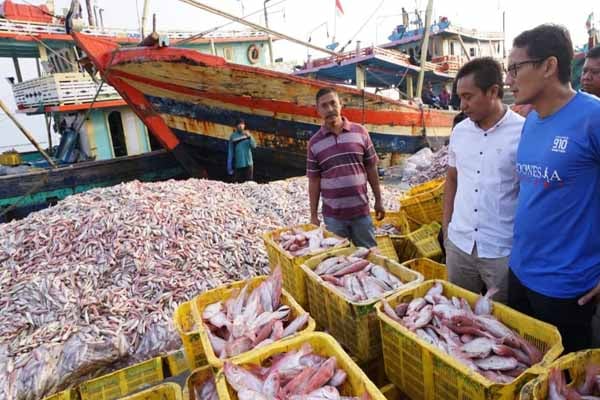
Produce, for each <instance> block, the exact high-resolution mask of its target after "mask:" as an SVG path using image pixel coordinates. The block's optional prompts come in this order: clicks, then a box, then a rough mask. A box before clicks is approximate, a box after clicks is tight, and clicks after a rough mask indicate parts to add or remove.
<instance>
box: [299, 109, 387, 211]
mask: <svg viewBox="0 0 600 400" xmlns="http://www.w3.org/2000/svg"><path fill="white" fill-rule="evenodd" d="M342 120H343V122H344V126H343V129H342V133H340V134H339V135H336V134H335V133H333V132H330V131H329V130H328V129H327V128H325V127H324V126H322V127H321V129H319V130H318V131H317V133H315V134H314V135H313V136H312V137H311V138H310V141H309V142H308V151H307V153H308V154H307V160H306V175H307V176H308V177H309V178H311V177H317V178H319V177H320V178H321V199H322V201H323V216H325V217H331V218H337V219H352V218H357V217H362V216H365V215H369V198H368V196H367V171H366V168H367V167H369V166H371V165H373V164H377V162H378V158H377V153H375V148H374V147H373V143H372V142H371V138H370V137H369V132H367V130H366V129H365V127H364V126H362V125H359V124H355V123H352V122H349V121H348V120H347V119H346V118H344V117H342Z"/></svg>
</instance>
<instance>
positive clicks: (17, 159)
mask: <svg viewBox="0 0 600 400" xmlns="http://www.w3.org/2000/svg"><path fill="white" fill-rule="evenodd" d="M20 164H21V155H20V154H19V153H17V152H16V151H7V152H5V153H2V154H0V165H7V166H9V167H14V166H16V165H20Z"/></svg>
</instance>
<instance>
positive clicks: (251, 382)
mask: <svg viewBox="0 0 600 400" xmlns="http://www.w3.org/2000/svg"><path fill="white" fill-rule="evenodd" d="M223 371H224V374H225V378H226V379H227V382H228V383H229V385H231V387H232V388H233V389H234V390H235V391H236V392H237V395H238V398H239V400H267V399H279V400H319V399H322V400H325V399H328V400H336V399H339V400H351V399H357V400H367V399H370V396H369V395H368V394H367V393H366V392H365V393H364V394H363V395H362V396H361V397H348V396H342V395H341V394H340V387H341V386H342V385H343V384H344V382H345V381H346V378H347V374H346V372H345V371H344V370H342V369H340V368H338V366H337V360H336V358H335V357H323V356H320V355H318V354H316V353H315V352H314V351H313V348H312V346H311V345H310V344H308V343H305V344H303V345H302V347H300V349H298V350H292V351H288V352H286V353H279V354H276V355H274V356H272V357H270V358H269V359H268V360H266V361H265V362H264V363H263V364H262V365H245V366H238V365H235V364H232V363H230V362H226V363H225V365H224V367H223Z"/></svg>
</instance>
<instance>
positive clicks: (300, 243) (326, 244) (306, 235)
mask: <svg viewBox="0 0 600 400" xmlns="http://www.w3.org/2000/svg"><path fill="white" fill-rule="evenodd" d="M345 241H346V239H342V238H338V237H327V238H326V237H325V232H324V230H323V228H317V229H313V230H310V231H303V230H302V229H299V228H292V229H290V230H289V231H284V232H282V233H281V234H280V235H279V245H280V246H281V248H283V249H284V250H286V251H287V252H289V253H290V254H291V255H293V256H295V257H299V256H304V255H307V254H310V253H314V252H315V251H319V250H326V249H329V248H331V247H335V246H337V245H339V244H342V243H344V242H345Z"/></svg>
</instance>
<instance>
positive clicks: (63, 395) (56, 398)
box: [44, 388, 80, 400]
mask: <svg viewBox="0 0 600 400" xmlns="http://www.w3.org/2000/svg"><path fill="white" fill-rule="evenodd" d="M79 399H80V397H79V392H78V391H77V390H76V389H73V388H71V389H67V390H63V391H62V392H58V393H55V394H53V395H52V396H48V397H44V400H79Z"/></svg>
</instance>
